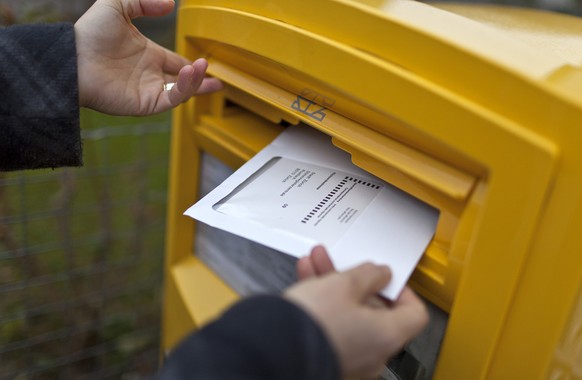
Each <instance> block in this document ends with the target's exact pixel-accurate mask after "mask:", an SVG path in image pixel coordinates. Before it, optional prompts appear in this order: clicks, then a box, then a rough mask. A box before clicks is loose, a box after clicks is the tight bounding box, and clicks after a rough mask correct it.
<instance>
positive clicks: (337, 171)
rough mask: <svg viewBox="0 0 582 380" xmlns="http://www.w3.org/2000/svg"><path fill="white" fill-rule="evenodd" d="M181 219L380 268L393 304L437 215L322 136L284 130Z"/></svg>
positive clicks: (342, 265) (344, 263) (298, 253)
mask: <svg viewBox="0 0 582 380" xmlns="http://www.w3.org/2000/svg"><path fill="white" fill-rule="evenodd" d="M185 214H186V215H188V216H190V217H192V218H194V219H197V220H199V221H200V222H203V223H206V224H208V225H210V226H212V227H216V228H219V229H222V230H224V231H228V232H230V233H233V234H235V235H238V236H241V237H244V238H246V239H249V240H252V241H255V242H257V243H260V244H262V245H265V246H267V247H270V248H273V249H275V250H278V251H281V252H284V253H286V254H289V255H291V256H295V257H302V256H306V255H307V254H309V252H310V250H311V249H312V248H313V247H314V246H316V245H324V246H325V247H326V248H327V250H328V252H329V254H330V257H331V259H332V261H333V263H334V265H335V267H336V269H338V270H340V271H343V270H347V269H350V268H352V267H355V266H357V265H359V264H361V263H364V262H374V263H376V264H385V265H388V266H389V267H390V268H391V269H392V280H391V281H390V283H389V285H388V286H387V287H386V288H385V289H384V290H383V291H382V294H383V295H384V296H386V297H387V298H389V299H392V300H394V299H396V298H397V297H398V295H399V294H400V292H401V291H402V289H403V288H404V286H405V284H406V282H407V281H408V278H409V277H410V275H411V274H412V271H413V270H414V268H415V266H416V264H417V263H418V260H419V259H420V257H421V256H422V254H423V252H424V250H425V249H426V246H427V245H428V243H429V242H430V240H431V239H432V237H433V235H434V232H435V229H436V224H437V220H438V211H437V210H436V209H434V208H432V207H430V206H428V205H427V204H425V203H423V202H421V201H419V200H418V199H416V198H414V197H412V196H410V195H408V194H406V193H404V192H402V191H401V190H399V189H397V188H396V187H394V186H392V185H390V184H389V183H387V182H385V181H383V180H381V179H379V178H377V177H375V176H373V175H371V174H369V173H367V172H366V171H364V170H362V169H360V168H358V167H357V166H355V165H354V164H352V162H351V159H350V155H349V154H348V153H346V152H344V151H343V150H341V149H338V148H336V147H335V146H334V145H333V144H332V142H331V139H330V137H329V136H327V135H325V134H323V133H321V132H318V131H316V130H315V129H313V128H310V127H308V126H304V125H298V126H292V127H288V128H287V129H286V130H285V131H284V132H282V133H281V134H280V135H279V136H278V137H277V138H276V139H275V140H273V142H272V143H271V144H269V145H268V146H267V147H266V148H265V149H263V150H262V151H260V152H259V153H258V154H257V155H255V156H254V157H253V158H252V159H251V160H249V161H247V162H246V163H245V164H244V165H243V166H242V167H241V168H240V169H238V170H237V171H236V172H234V173H233V174H232V175H231V176H230V177H228V178H227V179H226V180H225V181H224V182H222V184H220V185H219V186H218V187H216V188H215V189H214V190H213V191H211V192H210V193H208V194H207V195H206V196H205V197H203V198H202V199H201V200H200V201H199V202H197V203H196V204H195V205H193V206H192V207H190V208H189V209H188V210H187V211H186V212H185Z"/></svg>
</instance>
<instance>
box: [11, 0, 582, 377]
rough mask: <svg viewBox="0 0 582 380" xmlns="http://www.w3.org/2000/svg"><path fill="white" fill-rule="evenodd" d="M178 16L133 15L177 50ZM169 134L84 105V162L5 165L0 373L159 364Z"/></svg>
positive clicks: (160, 121)
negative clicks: (26, 167)
mask: <svg viewBox="0 0 582 380" xmlns="http://www.w3.org/2000/svg"><path fill="white" fill-rule="evenodd" d="M93 2H94V1H93V0H74V1H73V0H0V25H1V26H9V25H12V24H17V23H38V22H56V21H75V20H76V19H77V18H78V17H79V16H80V15H81V14H82V13H83V12H84V11H85V10H86V9H88V8H89V7H90V6H91V4H92V3H93ZM494 2H496V3H511V4H514V5H520V6H527V7H536V8H544V9H551V10H556V11H560V12H566V13H571V14H576V15H580V14H581V9H582V8H581V6H580V2H579V1H575V0H513V1H502V0H498V1H494ZM178 5H179V4H178ZM174 22H175V15H169V16H167V17H162V18H157V19H147V18H146V19H140V20H136V21H135V24H136V25H137V27H138V28H139V29H140V30H141V31H142V32H143V33H144V34H146V35H147V36H148V37H150V38H152V39H153V40H155V41H156V42H158V43H160V44H162V45H164V46H166V47H168V48H173V43H174ZM0 101H1V99H0ZM169 132H170V113H164V114H160V115H156V116H153V117H148V118H121V117H109V116H105V115H103V114H100V113H97V112H92V111H88V110H83V111H82V133H83V140H84V159H85V166H84V167H83V168H74V169H58V170H35V171H23V172H12V173H0V379H107V378H113V379H141V378H146V377H148V376H149V375H151V374H152V373H153V372H154V371H155V370H156V369H157V365H158V362H159V352H158V347H159V334H160V331H159V326H160V311H161V294H162V289H161V284H162V271H163V250H164V228H165V210H166V195H167V189H166V186H167V167H168V156H169Z"/></svg>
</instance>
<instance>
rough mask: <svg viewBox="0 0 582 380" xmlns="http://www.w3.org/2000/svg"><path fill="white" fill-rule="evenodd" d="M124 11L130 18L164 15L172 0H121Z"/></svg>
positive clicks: (169, 9)
mask: <svg viewBox="0 0 582 380" xmlns="http://www.w3.org/2000/svg"><path fill="white" fill-rule="evenodd" d="M121 3H122V6H123V10H124V13H125V14H126V15H127V17H129V18H130V19H134V18H137V17H142V16H154V17H155V16H164V15H167V14H168V13H170V12H171V11H172V10H173V9H174V6H175V5H176V3H175V2H174V0H121Z"/></svg>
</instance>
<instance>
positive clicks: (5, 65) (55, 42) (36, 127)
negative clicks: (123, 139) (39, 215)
mask: <svg viewBox="0 0 582 380" xmlns="http://www.w3.org/2000/svg"><path fill="white" fill-rule="evenodd" d="M77 83H78V80H77V57H76V49H75V34H74V30H73V25H72V24H51V25H26V26H14V27H10V28H5V29H0V99H1V101H0V170H2V171H7V170H19V169H33V168H54V167H60V166H80V165H81V164H82V153H81V138H80V129H79V99H78V84H77Z"/></svg>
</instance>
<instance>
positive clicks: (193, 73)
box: [167, 58, 222, 108]
mask: <svg viewBox="0 0 582 380" xmlns="http://www.w3.org/2000/svg"><path fill="white" fill-rule="evenodd" d="M207 67H208V62H206V60H205V59H202V58H200V59H198V60H196V61H195V62H194V63H192V65H187V66H184V67H183V68H182V69H181V70H180V72H179V73H178V81H177V83H176V85H175V86H174V87H173V88H172V89H171V90H170V91H169V92H168V94H167V96H168V100H169V103H170V104H169V107H167V108H171V107H175V106H177V105H178V104H180V103H183V102H185V101H186V100H188V99H190V98H191V97H192V96H193V95H200V94H205V93H209V92H212V91H216V90H219V89H220V88H221V87H222V84H221V82H220V81H219V80H218V79H215V78H205V77H204V76H205V75H206V68H207Z"/></svg>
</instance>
